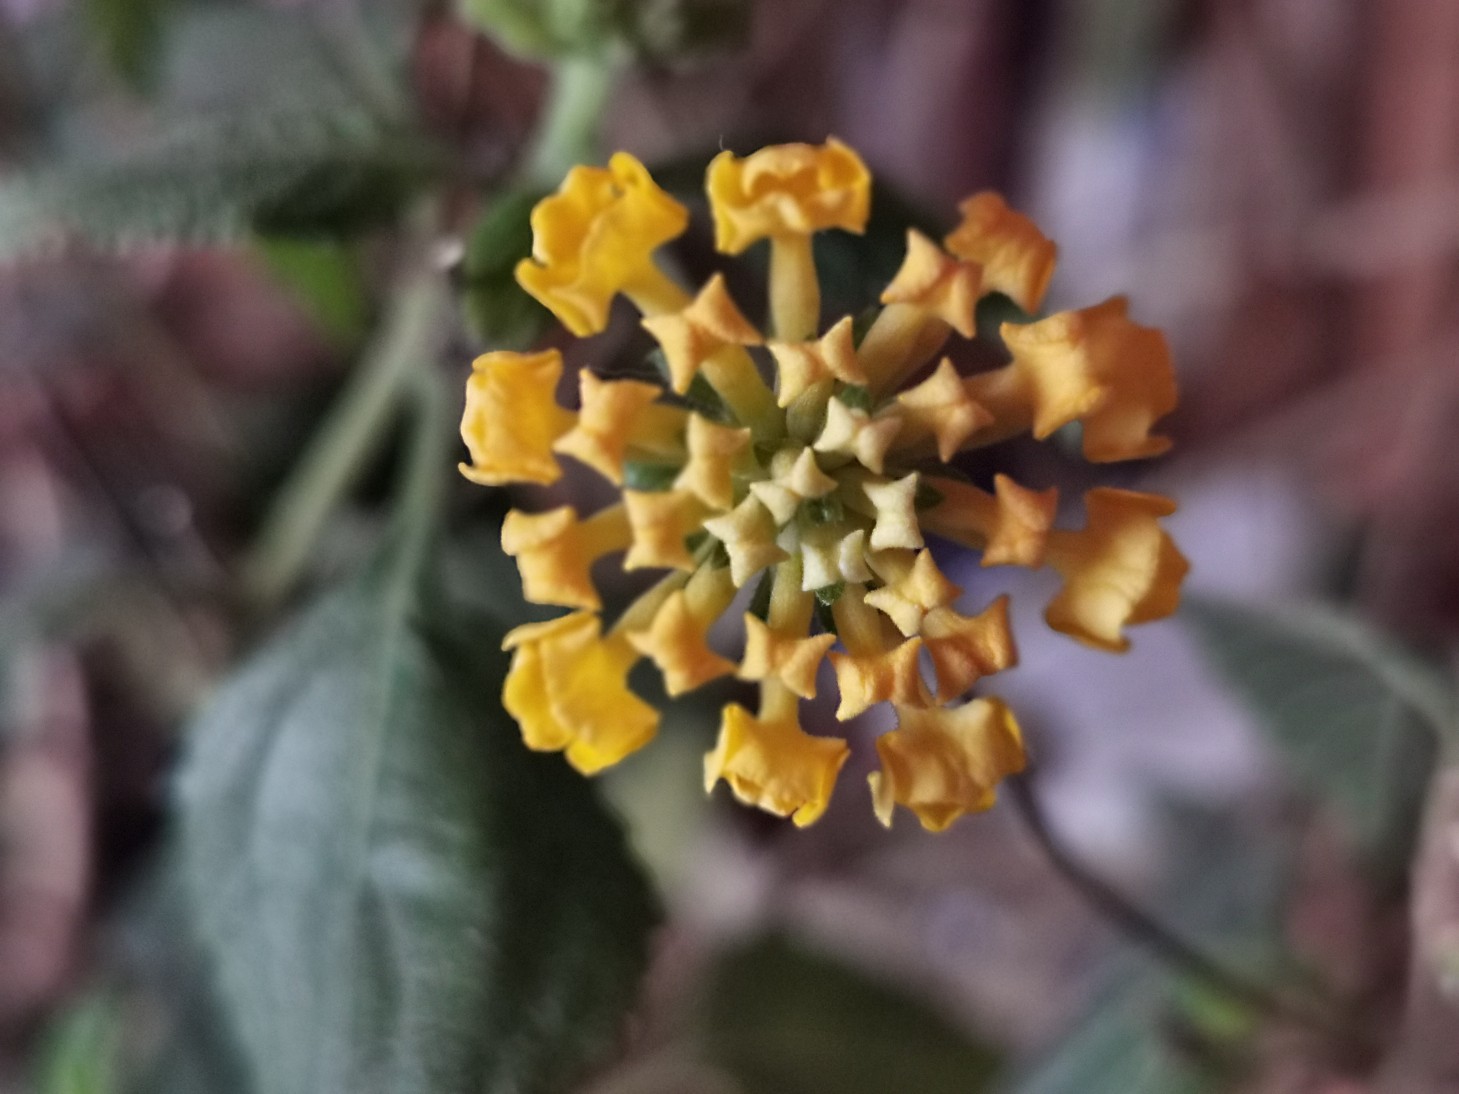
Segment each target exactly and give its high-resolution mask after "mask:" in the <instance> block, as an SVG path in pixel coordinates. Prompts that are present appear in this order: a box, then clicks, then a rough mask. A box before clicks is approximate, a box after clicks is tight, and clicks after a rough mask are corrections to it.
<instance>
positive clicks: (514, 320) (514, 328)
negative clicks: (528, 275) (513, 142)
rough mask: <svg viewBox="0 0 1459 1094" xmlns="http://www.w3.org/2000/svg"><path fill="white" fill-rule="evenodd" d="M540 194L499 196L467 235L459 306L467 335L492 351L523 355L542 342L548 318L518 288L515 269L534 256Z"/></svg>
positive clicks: (522, 192)
mask: <svg viewBox="0 0 1459 1094" xmlns="http://www.w3.org/2000/svg"><path fill="white" fill-rule="evenodd" d="M542 197H543V192H542V191H540V190H537V189H532V188H527V189H521V190H510V191H507V192H505V193H503V194H501V195H499V196H498V197H497V198H496V199H495V200H493V201H492V202H491V204H490V205H489V206H488V207H487V209H486V212H484V213H483V214H482V215H481V218H480V219H479V220H477V222H476V226H475V227H474V228H473V229H472V230H471V238H470V239H469V240H468V241H467V244H466V257H465V260H464V262H463V264H462V273H463V274H464V275H465V280H466V284H465V290H466V291H465V293H464V295H463V299H462V303H463V305H464V306H465V309H466V319H467V322H468V323H469V324H470V326H471V332H472V334H474V335H475V336H476V338H477V340H478V341H480V342H482V343H484V344H486V345H488V346H490V347H492V348H493V349H526V348H527V347H528V346H530V345H532V344H533V343H534V342H536V341H537V339H538V338H540V337H541V336H542V332H543V331H545V330H546V329H547V325H548V324H549V323H551V322H552V313H551V312H549V311H548V310H547V309H546V308H544V307H543V306H542V305H541V304H539V303H537V301H536V300H534V299H532V297H531V296H529V295H528V294H527V291H526V290H525V289H523V288H522V287H521V286H520V285H518V284H517V276H516V270H517V263H518V262H520V261H521V260H522V259H524V258H526V257H527V256H528V255H529V254H531V253H532V225H531V222H530V218H531V215H532V207H533V206H534V205H536V204H537V202H538V201H539V200H540V199H541V198H542Z"/></svg>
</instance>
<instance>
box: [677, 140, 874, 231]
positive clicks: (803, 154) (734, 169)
mask: <svg viewBox="0 0 1459 1094" xmlns="http://www.w3.org/2000/svg"><path fill="white" fill-rule="evenodd" d="M705 182H706V188H707V189H708V191H709V204H710V208H711V209H712V210H713V212H714V242H715V246H716V247H718V248H719V249H720V250H721V251H724V252H725V253H726V254H732V255H737V254H739V253H741V252H742V251H744V250H745V248H747V247H749V246H750V244H752V243H754V242H755V241H757V240H760V239H764V238H766V237H767V236H768V237H770V238H772V239H773V238H775V237H777V236H787V235H810V234H811V233H812V232H821V231H825V230H826V229H827V228H841V229H844V230H845V231H848V232H858V233H859V232H862V231H864V230H865V228H866V218H867V216H868V215H869V214H870V212H871V174H870V173H869V172H868V171H867V169H866V165H865V164H864V163H862V162H861V157H860V156H858V155H857V154H856V153H855V152H853V151H852V150H851V149H850V148H848V147H846V145H844V144H842V143H841V142H840V141H838V140H836V139H835V138H832V139H831V140H828V141H827V142H826V143H825V144H823V145H821V146H820V147H816V146H814V145H809V144H777V145H772V146H771V147H769V148H762V149H760V151H758V152H755V153H753V154H752V155H749V156H746V157H745V158H744V159H741V158H740V157H738V156H736V155H735V154H734V153H733V152H721V153H720V154H719V155H717V156H715V157H714V159H713V160H712V161H711V162H710V164H709V172H708V174H707V175H706V176H705Z"/></svg>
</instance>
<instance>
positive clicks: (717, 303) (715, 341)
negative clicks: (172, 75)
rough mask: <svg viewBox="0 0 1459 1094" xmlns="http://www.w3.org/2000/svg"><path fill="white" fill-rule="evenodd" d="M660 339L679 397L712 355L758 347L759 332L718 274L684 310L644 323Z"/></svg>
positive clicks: (651, 318)
mask: <svg viewBox="0 0 1459 1094" xmlns="http://www.w3.org/2000/svg"><path fill="white" fill-rule="evenodd" d="M643 325H644V327H645V328H647V330H648V332H649V333H650V334H652V335H653V336H654V338H656V339H657V340H658V343H659V345H660V346H662V347H663V350H664V358H665V360H667V361H668V364H669V376H670V378H671V381H672V383H673V387H674V390H675V391H677V392H678V393H679V394H680V395H682V394H684V392H686V391H688V390H689V385H690V383H692V382H693V380H694V374H695V373H696V372H697V371H698V370H699V367H700V366H701V365H702V364H703V363H704V361H705V359H706V358H708V357H709V356H710V355H711V354H714V353H716V352H718V351H719V350H721V349H723V348H724V347H725V346H757V345H759V344H760V341H761V339H760V332H759V331H757V330H756V329H755V328H754V326H753V325H752V324H751V323H750V321H749V320H748V319H746V318H745V317H744V315H743V314H742V313H741V312H740V309H739V308H737V307H736V306H735V302H734V300H732V299H731V298H730V294H729V290H728V289H727V288H725V284H724V276H723V275H722V274H715V275H714V276H713V277H711V278H710V279H709V281H708V283H707V284H706V285H705V286H704V288H703V289H701V290H700V292H699V295H698V296H696V297H695V298H694V301H693V303H691V304H690V305H689V306H688V307H687V308H685V309H684V310H683V311H679V312H673V313H671V314H668V315H659V316H653V317H650V318H648V319H645V320H644V321H643Z"/></svg>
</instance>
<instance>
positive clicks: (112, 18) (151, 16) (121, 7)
mask: <svg viewBox="0 0 1459 1094" xmlns="http://www.w3.org/2000/svg"><path fill="white" fill-rule="evenodd" d="M172 6H173V4H172V0H85V2H84V3H83V5H82V9H83V11H84V13H85V16H86V22H87V25H88V27H89V28H90V30H91V35H92V38H93V39H94V40H95V41H96V42H97V43H98V44H99V45H100V46H101V51H102V53H103V55H104V56H105V57H106V60H107V62H108V63H109V64H110V65H111V67H112V68H113V69H114V70H115V71H116V72H117V74H118V75H119V76H121V77H122V78H123V79H124V80H126V81H127V82H128V83H129V84H131V85H132V87H134V88H136V89H138V90H147V89H149V88H150V87H152V86H153V84H154V83H155V82H156V78H157V67H158V62H159V60H160V52H161V46H162V38H163V32H164V30H165V29H166V17H167V14H168V12H169V10H170V9H171V8H172Z"/></svg>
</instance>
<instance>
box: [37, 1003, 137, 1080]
mask: <svg viewBox="0 0 1459 1094" xmlns="http://www.w3.org/2000/svg"><path fill="white" fill-rule="evenodd" d="M121 1042H122V1022H121V1012H120V1008H119V1007H118V1005H117V1000H116V999H115V998H114V997H113V996H111V995H110V994H107V993H104V992H95V993H93V994H90V995H86V996H83V997H82V998H81V999H80V1000H79V1001H78V1002H77V1003H76V1004H75V1005H74V1006H72V1007H71V1008H70V1009H69V1010H67V1011H65V1012H64V1013H62V1015H61V1016H60V1017H59V1018H58V1019H57V1020H56V1021H55V1022H54V1024H53V1025H52V1026H51V1028H50V1030H49V1031H48V1032H47V1036H46V1037H45V1040H44V1043H43V1045H42V1047H41V1052H40V1060H39V1064H38V1067H37V1071H38V1074H37V1076H36V1092H37V1094H115V1092H116V1091H117V1089H118V1084H117V1058H118V1054H119V1052H120V1049H121Z"/></svg>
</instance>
